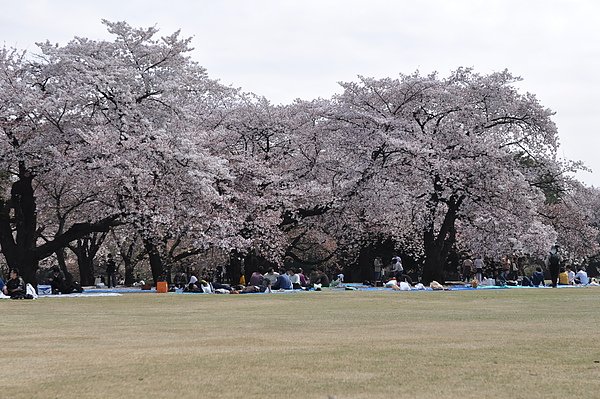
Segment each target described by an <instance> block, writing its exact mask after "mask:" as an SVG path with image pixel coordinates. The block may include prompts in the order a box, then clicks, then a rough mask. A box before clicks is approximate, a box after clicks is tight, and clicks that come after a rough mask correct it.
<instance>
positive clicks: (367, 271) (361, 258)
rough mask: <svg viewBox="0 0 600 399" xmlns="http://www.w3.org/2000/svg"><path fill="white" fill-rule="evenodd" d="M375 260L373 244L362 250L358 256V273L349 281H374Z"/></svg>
mask: <svg viewBox="0 0 600 399" xmlns="http://www.w3.org/2000/svg"><path fill="white" fill-rule="evenodd" d="M374 259H375V255H374V248H373V244H369V245H367V246H364V247H363V248H361V250H360V253H359V255H358V265H357V266H358V267H357V268H355V270H356V272H355V273H353V274H352V275H351V276H349V277H350V278H349V280H352V281H355V282H362V281H372V280H373V270H374V269H373V267H374V266H373V260H374Z"/></svg>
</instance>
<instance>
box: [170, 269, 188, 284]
mask: <svg viewBox="0 0 600 399" xmlns="http://www.w3.org/2000/svg"><path fill="white" fill-rule="evenodd" d="M186 282H187V276H186V275H185V273H184V272H179V273H176V274H175V278H174V279H173V284H174V285H175V287H177V288H184V287H185V283H186Z"/></svg>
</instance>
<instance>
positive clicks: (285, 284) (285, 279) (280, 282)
mask: <svg viewBox="0 0 600 399" xmlns="http://www.w3.org/2000/svg"><path fill="white" fill-rule="evenodd" d="M273 289H274V290H291V289H293V287H292V282H291V281H290V276H289V274H288V273H282V274H280V275H279V276H277V280H276V281H275V284H273Z"/></svg>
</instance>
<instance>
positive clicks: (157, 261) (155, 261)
mask: <svg viewBox="0 0 600 399" xmlns="http://www.w3.org/2000/svg"><path fill="white" fill-rule="evenodd" d="M143 242H144V248H146V252H148V259H149V261H150V269H151V271H152V280H154V285H156V283H157V282H159V281H166V276H165V267H164V265H163V261H162V258H161V256H160V251H159V250H158V247H157V246H156V245H155V244H154V243H153V242H152V240H151V239H146V238H144V239H143Z"/></svg>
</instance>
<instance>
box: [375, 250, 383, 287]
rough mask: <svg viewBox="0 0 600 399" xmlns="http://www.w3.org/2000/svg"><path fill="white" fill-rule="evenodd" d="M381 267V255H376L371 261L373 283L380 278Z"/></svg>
mask: <svg viewBox="0 0 600 399" xmlns="http://www.w3.org/2000/svg"><path fill="white" fill-rule="evenodd" d="M382 268H383V262H382V261H381V256H378V257H376V258H375V260H374V261H373V284H375V282H377V281H380V280H381V269H382Z"/></svg>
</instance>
